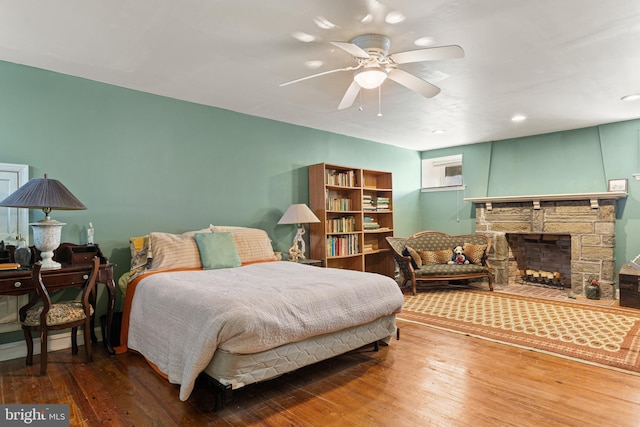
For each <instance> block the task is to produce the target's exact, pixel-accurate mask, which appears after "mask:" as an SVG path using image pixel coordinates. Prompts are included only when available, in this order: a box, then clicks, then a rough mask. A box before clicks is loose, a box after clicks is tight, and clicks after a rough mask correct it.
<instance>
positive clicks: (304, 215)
mask: <svg viewBox="0 0 640 427" xmlns="http://www.w3.org/2000/svg"><path fill="white" fill-rule="evenodd" d="M311 222H320V220H319V219H318V217H317V216H315V215H314V214H313V212H311V209H309V207H308V206H307V205H305V204H304V203H297V204H294V205H291V206H289V207H288V208H287V210H286V211H285V213H284V214H283V215H282V218H280V221H278V224H297V225H298V231H297V232H296V235H295V237H294V238H293V246H291V248H290V249H289V261H298V260H303V259H306V257H305V256H304V253H305V244H304V239H303V238H302V236H303V235H304V224H309V223H311Z"/></svg>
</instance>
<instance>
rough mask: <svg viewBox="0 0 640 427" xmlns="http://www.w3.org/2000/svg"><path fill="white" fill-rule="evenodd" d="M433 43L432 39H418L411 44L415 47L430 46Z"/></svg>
mask: <svg viewBox="0 0 640 427" xmlns="http://www.w3.org/2000/svg"><path fill="white" fill-rule="evenodd" d="M434 43H435V40H434V39H433V37H428V36H427V37H420V38H419V39H416V41H414V42H413V44H415V45H416V46H422V47H424V46H431V45H432V44H434Z"/></svg>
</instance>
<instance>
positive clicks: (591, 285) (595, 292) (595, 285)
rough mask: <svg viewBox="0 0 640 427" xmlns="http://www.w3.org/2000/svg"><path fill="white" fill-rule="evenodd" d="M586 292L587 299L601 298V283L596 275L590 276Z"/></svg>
mask: <svg viewBox="0 0 640 427" xmlns="http://www.w3.org/2000/svg"><path fill="white" fill-rule="evenodd" d="M584 293H585V295H586V297H587V299H600V283H599V282H598V278H597V277H596V276H589V278H588V279H587V287H586V288H585V289H584Z"/></svg>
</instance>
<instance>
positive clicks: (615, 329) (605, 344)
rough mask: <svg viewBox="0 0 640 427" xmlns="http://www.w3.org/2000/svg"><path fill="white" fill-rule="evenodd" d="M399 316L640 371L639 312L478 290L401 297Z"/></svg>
mask: <svg viewBox="0 0 640 427" xmlns="http://www.w3.org/2000/svg"><path fill="white" fill-rule="evenodd" d="M398 319H399V320H405V321H407V322H414V323H419V324H421V325H426V326H429V327H434V328H439V329H444V330H448V331H453V332H457V333H461V334H465V335H469V336H473V337H477V338H482V339H486V340H491V341H495V342H500V343H504V344H509V345H514V346H518V347H521V348H526V349H529V350H534V351H539V352H543V353H548V354H553V355H558V356H562V357H566V358H570V359H573V360H577V361H580V362H585V363H591V364H596V365H600V366H606V367H609V368H615V369H620V370H624V371H632V372H636V373H640V311H638V310H633V309H624V308H619V307H601V306H594V305H585V304H578V303H575V302H563V301H553V300H543V299H539V298H531V297H525V296H519V295H510V294H504V293H498V292H489V291H484V290H471V289H469V290H467V289H454V290H452V289H441V290H427V291H421V292H419V293H418V294H417V295H415V296H413V295H405V302H404V306H403V309H402V313H400V314H399V315H398Z"/></svg>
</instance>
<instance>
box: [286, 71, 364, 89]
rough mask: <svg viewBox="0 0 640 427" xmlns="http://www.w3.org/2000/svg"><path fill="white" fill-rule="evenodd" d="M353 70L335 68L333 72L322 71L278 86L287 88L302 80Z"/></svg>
mask: <svg viewBox="0 0 640 427" xmlns="http://www.w3.org/2000/svg"><path fill="white" fill-rule="evenodd" d="M355 69H356V67H344V68H336V69H335V70H329V71H323V72H322V73H318V74H312V75H310V76H306V77H301V78H299V79H295V80H291V81H289V82H285V83H280V86H287V85H291V84H294V83H298V82H301V81H303V80H308V79H312V78H314V77H320V76H324V75H326V74H332V73H337V72H338V71H351V70H355Z"/></svg>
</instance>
